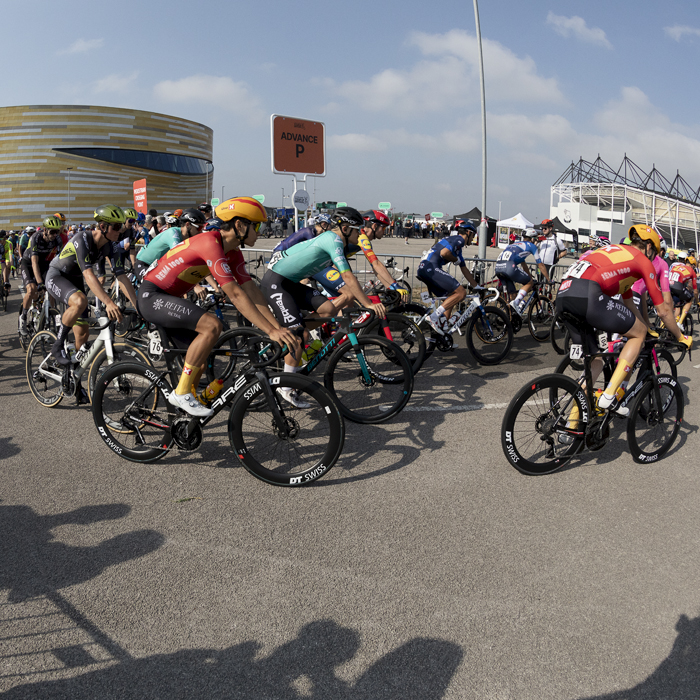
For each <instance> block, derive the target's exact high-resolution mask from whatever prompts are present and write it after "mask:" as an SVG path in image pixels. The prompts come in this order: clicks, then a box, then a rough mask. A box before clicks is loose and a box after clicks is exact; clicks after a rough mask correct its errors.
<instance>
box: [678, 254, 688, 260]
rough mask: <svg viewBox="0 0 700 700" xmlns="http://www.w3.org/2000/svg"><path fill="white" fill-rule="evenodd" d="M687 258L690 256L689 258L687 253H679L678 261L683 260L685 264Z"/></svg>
mask: <svg viewBox="0 0 700 700" xmlns="http://www.w3.org/2000/svg"><path fill="white" fill-rule="evenodd" d="M687 257H688V256H687V255H686V254H685V253H683V252H680V253H678V259H679V260H682V261H683V262H685V260H686V258H687Z"/></svg>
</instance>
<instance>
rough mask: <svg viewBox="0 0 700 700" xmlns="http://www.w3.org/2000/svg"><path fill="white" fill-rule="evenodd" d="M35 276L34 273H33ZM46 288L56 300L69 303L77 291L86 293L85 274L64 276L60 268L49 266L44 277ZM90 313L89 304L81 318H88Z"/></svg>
mask: <svg viewBox="0 0 700 700" xmlns="http://www.w3.org/2000/svg"><path fill="white" fill-rule="evenodd" d="M32 276H33V275H32ZM44 283H45V284H46V289H47V290H48V292H49V295H50V296H52V297H53V298H54V299H55V300H56V301H59V302H61V303H62V304H66V306H67V305H68V300H69V299H70V298H71V297H72V296H73V295H74V294H75V293H76V292H80V293H81V294H85V280H84V279H83V276H82V275H80V276H79V277H64V276H63V275H62V274H61V273H60V271H59V270H57V269H56V268H54V267H49V269H48V270H47V271H46V276H45V278H44ZM88 315H89V312H88V308H87V306H86V307H85V311H83V313H82V314H80V318H81V319H87V318H88Z"/></svg>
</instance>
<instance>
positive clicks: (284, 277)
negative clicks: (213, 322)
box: [260, 207, 386, 408]
mask: <svg viewBox="0 0 700 700" xmlns="http://www.w3.org/2000/svg"><path fill="white" fill-rule="evenodd" d="M331 225H332V226H333V228H332V229H331V230H329V231H326V232H325V233H321V234H319V235H318V236H316V237H315V238H313V239H311V240H308V241H303V242H301V243H297V245H295V246H292V247H291V248H289V249H288V250H283V251H278V252H277V253H275V254H274V255H273V256H272V259H271V260H270V262H269V263H268V266H267V267H268V270H267V272H266V273H265V276H264V277H263V279H262V282H261V285H260V287H261V289H262V292H263V294H264V295H265V297H266V298H267V299H268V303H269V304H270V306H271V308H272V310H273V313H274V314H275V316H276V318H277V320H278V321H279V323H280V325H282V326H284V327H285V328H287V329H290V330H292V331H293V332H294V333H295V334H296V335H297V336H298V337H299V338H302V337H303V334H304V326H303V324H304V320H303V318H302V315H301V311H302V309H303V310H306V311H317V312H318V313H319V314H320V315H324V314H325V315H333V314H335V313H336V312H337V309H338V306H336V305H335V304H334V302H332V301H331V300H329V299H327V298H326V297H325V296H323V295H322V294H321V293H320V292H319V291H318V290H317V289H313V288H312V287H308V286H306V285H305V284H301V280H303V279H306V278H307V277H312V276H313V275H315V274H316V273H317V272H320V271H321V270H323V269H325V268H327V267H328V263H329V262H332V263H333V264H334V265H335V267H336V269H337V270H338V274H339V275H340V277H342V279H343V282H344V283H345V289H344V292H345V295H344V299H343V302H342V303H345V300H346V299H347V297H350V296H352V298H353V299H356V300H357V301H358V302H359V303H360V304H361V305H362V306H365V307H368V308H373V309H374V311H375V312H376V313H377V314H378V315H379V316H380V317H382V318H384V317H385V316H386V309H385V308H384V305H383V304H372V302H371V301H370V300H369V299H368V298H367V296H366V294H365V293H364V292H363V291H362V287H361V286H360V283H359V282H358V281H357V278H356V277H355V275H353V274H352V272H351V270H350V265H349V264H348V261H347V257H346V250H347V249H348V247H349V246H352V245H357V242H358V239H359V237H360V234H361V232H362V227H363V225H364V219H363V218H362V215H361V214H360V212H359V211H357V209H354V208H353V207H339V208H337V209H335V211H334V212H333V214H332V219H331ZM309 320H311V319H309ZM284 363H285V364H284V371H285V372H296V371H297V367H298V365H299V364H300V363H301V357H299V359H298V360H297V359H296V358H294V357H290V355H287V356H286V357H285V358H284ZM280 393H281V394H282V396H283V397H284V399H285V400H287V401H288V402H289V403H292V404H293V405H294V406H297V407H298V408H305V407H308V404H306V402H303V401H300V400H299V399H298V397H297V396H296V394H295V393H294V392H292V391H290V390H280Z"/></svg>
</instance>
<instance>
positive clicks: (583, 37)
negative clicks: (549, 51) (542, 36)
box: [547, 12, 612, 49]
mask: <svg viewBox="0 0 700 700" xmlns="http://www.w3.org/2000/svg"><path fill="white" fill-rule="evenodd" d="M547 24H549V25H551V26H552V27H553V28H554V31H555V32H556V33H557V34H560V35H561V36H563V37H567V38H568V37H570V36H573V37H574V38H575V39H578V40H579V41H583V42H585V43H587V44H597V45H598V46H604V47H605V48H606V49H612V44H611V43H610V42H609V41H608V38H607V37H606V36H605V32H604V31H603V30H602V29H600V28H598V27H589V26H588V25H587V24H586V20H584V19H583V18H582V17H577V16H573V17H563V16H562V15H555V14H554V13H553V12H550V13H549V14H548V15H547Z"/></svg>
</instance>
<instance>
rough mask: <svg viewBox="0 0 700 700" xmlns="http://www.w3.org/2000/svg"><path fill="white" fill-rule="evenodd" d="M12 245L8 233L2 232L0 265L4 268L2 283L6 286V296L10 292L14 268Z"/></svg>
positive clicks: (0, 235) (0, 237)
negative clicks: (11, 271) (11, 272)
mask: <svg viewBox="0 0 700 700" xmlns="http://www.w3.org/2000/svg"><path fill="white" fill-rule="evenodd" d="M12 256H13V251H12V243H10V241H9V239H8V237H7V231H5V230H2V231H0V265H1V266H2V281H3V283H4V285H5V294H8V293H9V291H10V268H11V267H12Z"/></svg>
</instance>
